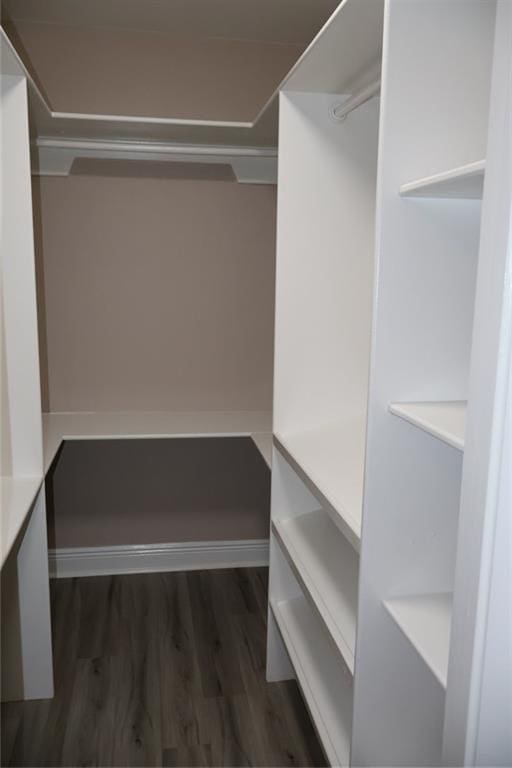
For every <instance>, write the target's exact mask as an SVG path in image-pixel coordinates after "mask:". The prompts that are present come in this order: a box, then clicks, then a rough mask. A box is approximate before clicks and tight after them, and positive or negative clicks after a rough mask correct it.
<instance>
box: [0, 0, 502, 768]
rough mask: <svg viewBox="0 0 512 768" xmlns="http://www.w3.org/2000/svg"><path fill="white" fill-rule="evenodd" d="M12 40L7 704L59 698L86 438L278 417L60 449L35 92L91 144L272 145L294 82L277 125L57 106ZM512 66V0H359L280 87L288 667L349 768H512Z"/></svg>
mask: <svg viewBox="0 0 512 768" xmlns="http://www.w3.org/2000/svg"><path fill="white" fill-rule="evenodd" d="M0 38H1V42H3V45H2V46H1V47H2V50H1V81H2V83H1V84H2V94H1V99H2V174H3V183H4V184H6V189H7V190H8V194H2V201H1V203H2V221H3V224H4V226H3V227H2V248H1V255H2V286H1V298H2V307H1V310H2V312H1V316H2V319H3V322H4V327H3V328H2V331H3V337H4V339H5V344H4V345H3V346H2V355H3V357H2V361H1V362H2V371H1V376H2V382H1V383H2V409H3V411H4V409H5V412H6V413H7V416H8V418H2V468H1V469H2V502H3V504H2V534H3V543H2V559H3V567H2V580H3V583H4V584H5V583H9V584H16V585H17V586H16V587H13V588H12V593H11V597H12V600H10V601H5V600H2V625H3V627H7V628H8V631H7V635H8V637H7V641H8V643H7V645H9V644H10V643H11V642H15V643H16V644H17V646H18V647H21V649H22V654H21V669H14V668H12V669H11V668H9V669H8V675H7V676H5V675H4V676H3V680H2V694H3V695H4V696H5V695H6V694H7V695H8V697H9V698H25V699H28V698H46V697H50V696H51V695H52V693H53V681H52V654H51V634H50V614H49V590H48V552H47V542H46V527H45V509H44V494H43V493H42V491H41V490H40V485H41V483H42V482H43V477H44V473H45V471H46V469H47V468H48V466H49V464H50V463H51V461H52V459H53V457H54V456H55V452H56V451H57V450H58V447H59V445H60V443H61V441H62V440H63V439H77V438H79V439H84V438H89V437H94V438H96V437H105V438H108V437H126V438H129V437H141V436H145V437H162V436H177V435H188V434H195V435H197V434H208V435H212V434H247V435H251V436H252V437H253V439H254V441H255V443H256V445H257V446H258V448H259V449H260V450H261V451H262V452H263V453H264V454H265V455H266V456H267V458H268V451H269V449H270V447H271V444H270V434H269V432H270V423H269V416H268V414H243V413H227V414H226V413H223V414H211V413H210V414H198V413H194V414H180V415H178V414H169V413H166V414H162V413H135V414H129V415H128V414H119V413H111V414H94V413H93V414H80V415H78V414H51V415H48V417H46V418H45V423H44V459H43V449H42V443H43V439H42V437H43V435H42V433H43V428H42V424H41V422H42V419H41V403H40V394H39V373H38V371H39V363H38V345H37V317H36V299H35V279H34V254H33V235H32V208H31V187H30V159H29V125H28V114H27V112H28V98H30V100H31V104H32V118H33V121H34V126H33V127H35V129H36V134H37V133H38V134H39V138H40V139H42V138H43V135H44V136H45V137H46V139H48V140H49V141H50V140H52V139H53V140H56V139H57V138H59V140H61V139H62V140H65V141H70V142H71V141H72V142H75V146H74V149H77V145H78V144H80V142H81V141H82V140H83V141H84V142H99V141H100V140H101V141H106V142H112V143H117V144H118V145H120V144H121V143H122V142H126V141H130V142H132V145H131V147H130V148H129V150H127V151H129V152H134V153H135V152H136V151H138V150H136V149H135V144H137V143H140V142H142V141H147V142H152V143H156V144H158V147H156V150H155V151H157V152H160V151H161V150H162V151H163V145H166V151H167V150H169V147H170V144H171V143H179V142H182V141H184V140H185V137H186V140H187V141H188V142H201V143H202V144H203V145H206V144H211V143H216V144H217V145H222V147H223V150H226V147H228V145H229V147H228V149H229V151H230V152H231V150H232V149H233V145H234V144H236V145H237V146H238V149H240V147H243V146H247V145H248V144H254V143H255V141H256V137H258V138H257V141H258V142H261V144H262V145H264V146H265V147H267V149H268V147H270V148H271V149H272V148H273V145H274V143H275V135H274V133H273V130H274V118H275V114H276V110H277V95H276V94H274V96H273V97H272V99H271V100H270V102H269V103H268V104H267V105H266V106H265V107H264V109H263V110H262V112H261V113H260V115H259V116H258V117H257V118H256V119H255V121H253V122H252V123H250V124H224V123H222V124H217V123H208V124H203V123H201V122H198V123H197V124H194V123H193V121H192V122H190V121H186V122H185V123H183V122H182V121H172V120H168V121H165V120H164V121H161V120H158V119H146V118H143V119H141V120H139V119H137V118H132V117H113V116H108V115H107V116H105V115H77V114H75V115H66V114H57V113H54V112H52V111H51V109H50V108H49V107H48V105H47V104H46V103H45V101H44V98H43V97H42V96H41V94H40V93H39V92H38V91H37V88H36V87H35V86H34V83H33V82H32V81H31V79H30V77H29V76H28V75H27V73H26V71H25V70H24V68H23V67H22V65H21V64H20V61H19V59H18V58H17V56H16V55H15V53H14V52H13V50H12V47H11V46H10V44H8V43H7V44H6V41H5V39H4V38H3V37H2V33H0ZM511 72H512V3H510V2H509V1H508V0H497V1H496V2H494V0H489V1H488V2H482V0H465V2H464V3H454V2H453V0H439V1H438V2H435V3H433V2H431V0H415V2H414V3H411V2H408V1H407V0H383V1H382V2H381V0H343V1H342V2H341V3H340V4H339V6H338V8H337V9H336V11H335V13H334V14H333V15H332V17H331V18H330V20H329V21H328V23H327V24H326V25H325V26H324V28H323V29H322V30H321V31H320V33H319V34H318V36H317V37H316V38H315V40H314V41H313V43H312V44H311V45H310V46H309V48H308V49H307V50H306V51H305V53H304V54H303V56H302V57H301V59H300V60H299V62H298V63H297V65H296V66H295V67H294V68H293V70H292V71H291V72H290V74H289V75H288V77H287V78H286V79H285V80H284V81H283V83H282V84H281V87H280V94H279V189H278V227H277V285H276V324H275V328H276V331H275V383H274V414H273V422H274V423H273V447H272V510H271V511H272V530H271V536H270V580H269V600H270V606H269V620H268V646H267V648H268V654H267V678H268V680H269V681H273V680H284V679H290V678H293V677H296V678H297V680H298V682H299V685H300V687H301V690H302V693H303V695H304V698H305V700H306V702H307V705H308V707H309V710H310V712H311V715H312V718H313V721H314V723H315V726H316V728H317V731H318V734H319V736H320V739H321V742H322V744H323V747H324V749H325V752H326V755H327V758H328V760H329V761H330V763H331V764H333V765H336V766H338V765H344V766H345V765H357V766H359V765H380V766H424V765H430V766H437V765H443V764H444V765H467V764H469V765H510V764H511V763H512V740H511V732H510V722H509V714H510V706H511V700H510V689H509V687H507V686H504V685H503V679H504V676H505V675H506V674H507V673H510V668H508V669H507V668H505V665H506V661H505V660H506V659H510V654H509V648H510V643H512V628H511V627H510V626H508V625H507V624H506V623H505V622H504V621H503V614H504V610H503V607H504V606H505V605H509V604H510V600H511V599H512V584H511V583H510V578H509V572H510V570H509V562H510V551H509V542H510V505H511V503H512V491H511V488H510V457H511V456H512V428H511V424H512V419H511V418H510V412H511V405H510V403H511V402H512V391H511V387H512V383H511V381H510V369H511V364H512V339H511V331H510V329H511V328H512V256H511V254H512V248H511V247H510V244H511V242H512V231H511V224H510V222H511V216H510V211H511V209H512V177H511V175H510V173H509V172H508V171H509V169H510V167H512V129H511V125H512V117H511V112H512V100H511V99H510V81H511V80H510V79H511ZM379 79H380V82H381V90H380V94H381V96H380V100H381V104H380V103H379V101H378V100H377V98H371V99H369V100H364V99H361V98H359V97H361V94H365V93H367V89H368V88H369V87H370V85H372V87H371V90H372V93H373V94H374V95H375V91H376V88H377V86H376V85H375V83H376V82H378V80H379ZM27 90H28V92H29V97H27ZM351 97H353V100H350V101H349V99H351ZM361 102H362V103H361ZM356 103H357V104H358V106H357V108H355V109H354V110H353V111H350V112H349V113H348V115H346V116H345V118H344V119H343V120H339V119H336V116H335V113H336V108H337V107H338V106H339V105H341V104H345V106H347V105H350V104H351V105H355V104H356ZM67 146H68V149H69V148H70V146H71V145H69V144H68V145H67ZM46 148H47V149H48V150H49V149H55V148H56V147H55V145H51V146H50V145H47V147H46ZM90 148H91V147H90V145H89V149H90ZM96 148H97V147H96ZM117 148H118V149H119V146H118V147H117ZM125 148H126V147H125ZM153 149H155V148H154V147H153ZM190 149H191V147H190V146H189V150H190ZM192 149H193V150H194V151H195V147H193V148H192ZM172 150H173V151H174V150H175V147H174V148H172ZM105 151H109V152H110V151H113V149H112V146H109V148H108V150H105ZM231 154H233V153H231ZM220 155H223V157H224V158H225V157H226V155H225V153H224V154H223V153H222V152H220V151H219V156H220ZM274 155H275V153H274ZM274 155H273V156H274ZM198 156H199V155H198ZM481 158H485V162H484V161H483V160H481ZM267 159H268V158H267ZM484 175H485V183H483V180H484ZM260 180H261V179H260ZM411 180H413V181H411ZM480 198H481V199H480ZM465 403H467V406H466V405H465ZM390 404H391V405H390ZM2 416H3V412H2ZM397 417H399V418H397ZM404 419H405V420H406V421H408V422H409V424H410V425H412V426H413V427H417V429H414V428H410V427H409V426H406V425H404V424H403V423H402V422H401V420H404ZM422 432H426V433H428V434H430V435H432V436H433V437H435V438H438V439H429V438H426V437H425V435H424V434H422ZM443 443H447V444H448V445H450V446H452V447H453V448H455V449H457V450H448V449H447V448H446V445H443ZM9 611H10V615H9ZM15 616H18V617H19V619H20V622H19V628H20V632H19V633H17V632H16V630H17V625H16V622H15V621H13V617H15ZM16 634H17V635H18V636H16ZM2 639H3V640H4V637H2Z"/></svg>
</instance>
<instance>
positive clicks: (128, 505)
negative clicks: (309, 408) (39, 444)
mask: <svg viewBox="0 0 512 768" xmlns="http://www.w3.org/2000/svg"><path fill="white" fill-rule="evenodd" d="M47 507H48V528H49V546H50V548H55V547H57V548H61V547H99V546H115V545H124V544H157V543H169V542H180V541H223V540H243V539H265V538H267V537H268V534H269V524H270V523H269V519H270V470H269V469H268V467H267V465H266V463H265V461H264V459H263V457H262V456H261V454H260V453H259V451H258V449H257V448H256V446H255V444H254V442H253V441H252V439H251V438H250V437H205V438H202V437H201V438H197V437H194V438H172V439H167V438H159V439H144V440H139V439H133V440H131V439H122V440H76V441H68V442H66V443H64V446H63V448H62V450H61V452H60V454H59V455H58V457H57V460H56V462H55V464H54V467H53V468H52V470H51V472H50V474H49V476H48V478H47Z"/></svg>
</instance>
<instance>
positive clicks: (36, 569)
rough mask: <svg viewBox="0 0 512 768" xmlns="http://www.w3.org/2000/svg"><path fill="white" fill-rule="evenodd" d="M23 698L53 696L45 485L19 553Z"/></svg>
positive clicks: (36, 503) (33, 510) (37, 500)
mask: <svg viewBox="0 0 512 768" xmlns="http://www.w3.org/2000/svg"><path fill="white" fill-rule="evenodd" d="M17 570H18V595H19V597H18V600H19V616H20V638H21V659H22V676H23V698H24V699H49V698H51V697H52V696H53V657H52V636H51V622H50V582H49V576H48V543H47V533H46V504H45V495H44V488H43V489H42V490H41V491H40V492H39V494H38V496H37V499H36V501H35V503H34V507H33V509H32V512H31V515H30V519H29V522H28V525H27V529H26V531H25V534H24V536H23V539H22V541H21V544H20V548H19V550H18V553H17Z"/></svg>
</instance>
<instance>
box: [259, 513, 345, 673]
mask: <svg viewBox="0 0 512 768" xmlns="http://www.w3.org/2000/svg"><path fill="white" fill-rule="evenodd" d="M273 530H274V533H275V534H276V536H277V538H278V539H279V542H280V544H281V548H282V550H283V552H284V554H285V556H286V558H287V560H288V562H289V564H290V567H291V568H292V570H293V571H294V573H295V575H296V576H297V578H298V579H299V581H300V583H301V585H302V587H303V589H304V592H305V594H306V595H307V597H308V598H309V599H310V600H311V601H312V602H313V604H314V606H315V608H316V609H317V611H318V613H319V614H320V616H321V618H322V620H323V621H324V623H325V625H326V628H327V630H328V632H329V633H330V635H331V637H332V639H333V641H334V643H335V646H336V648H337V649H338V650H339V652H340V654H341V656H342V657H343V659H344V660H345V663H346V665H347V667H348V669H349V670H350V672H351V673H352V674H353V672H354V652H355V643H356V621H357V586H358V567H359V559H358V557H357V554H356V553H355V552H354V550H353V549H352V547H351V546H350V545H349V544H348V542H347V541H346V540H345V539H344V537H343V536H342V535H341V534H340V533H339V531H337V530H336V528H335V527H334V526H333V523H332V521H331V520H330V518H329V516H328V515H327V514H326V512H324V511H323V510H321V509H320V510H317V511H315V512H309V513H307V514H304V515H298V516H297V517H292V518H289V519H286V520H276V521H275V522H274V523H273Z"/></svg>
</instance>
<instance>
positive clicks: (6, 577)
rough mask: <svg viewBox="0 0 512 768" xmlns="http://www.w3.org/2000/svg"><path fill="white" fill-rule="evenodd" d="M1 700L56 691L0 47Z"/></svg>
mask: <svg viewBox="0 0 512 768" xmlns="http://www.w3.org/2000/svg"><path fill="white" fill-rule="evenodd" d="M0 72H1V75H0V79H1V102H0V105H1V127H2V135H1V145H2V146H1V157H2V165H1V167H2V198H1V217H2V238H1V239H2V242H1V258H2V261H1V267H2V271H1V302H0V310H1V320H2V323H1V332H2V333H1V387H2V404H1V407H2V414H1V423H2V427H1V438H2V444H1V448H2V453H1V535H2V538H1V565H2V698H3V699H40V698H49V697H51V696H53V669H52V649H51V629H50V603H49V582H48V545H47V536H46V514H45V499H44V491H43V490H42V479H43V455H42V430H41V400H40V388H39V356H38V342H37V312H36V292H35V267H34V243H33V232H32V203H31V200H32V196H31V186H30V184H31V179H30V156H29V130H28V105H27V84H26V80H25V77H24V76H23V73H22V72H21V71H20V70H19V67H18V65H17V62H16V61H15V59H13V58H12V56H11V55H10V53H9V51H8V50H6V49H5V48H4V47H2V50H1V67H0Z"/></svg>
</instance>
